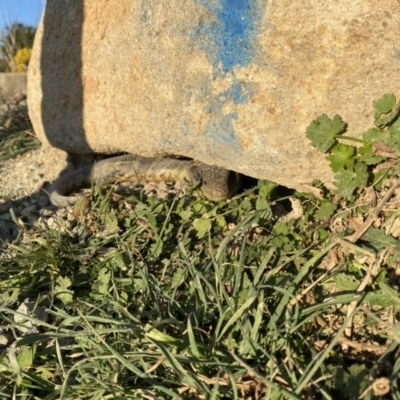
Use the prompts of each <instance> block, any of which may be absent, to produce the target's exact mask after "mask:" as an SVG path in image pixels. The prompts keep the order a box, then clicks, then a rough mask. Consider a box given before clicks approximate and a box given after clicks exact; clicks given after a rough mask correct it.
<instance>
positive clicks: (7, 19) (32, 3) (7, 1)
mask: <svg viewBox="0 0 400 400" xmlns="http://www.w3.org/2000/svg"><path fill="white" fill-rule="evenodd" d="M44 4H45V0H0V29H2V28H4V26H5V25H10V24H11V23H13V22H21V23H23V24H25V25H30V26H33V27H35V28H36V27H37V25H38V24H39V21H40V17H41V15H42V11H43V8H44Z"/></svg>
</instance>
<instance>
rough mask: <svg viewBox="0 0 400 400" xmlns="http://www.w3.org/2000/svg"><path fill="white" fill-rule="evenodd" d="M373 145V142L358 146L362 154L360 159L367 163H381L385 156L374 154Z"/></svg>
mask: <svg viewBox="0 0 400 400" xmlns="http://www.w3.org/2000/svg"><path fill="white" fill-rule="evenodd" d="M372 151H373V147H372V143H370V142H369V143H366V144H365V145H364V146H361V147H359V148H358V154H359V155H360V156H361V157H360V159H359V160H360V161H362V162H364V163H365V164H367V165H376V164H379V163H380V162H381V161H382V160H384V159H385V157H381V156H374V155H372Z"/></svg>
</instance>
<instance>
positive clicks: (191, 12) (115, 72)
mask: <svg viewBox="0 0 400 400" xmlns="http://www.w3.org/2000/svg"><path fill="white" fill-rule="evenodd" d="M399 24H400V5H399V2H398V1H395V0H387V1H386V2H385V3H384V4H382V6H379V7H377V5H376V1H372V0H354V1H351V2H350V1H348V0H326V1H323V2H315V1H312V0H302V1H299V0H281V1H279V2H273V1H268V2H267V1H264V0H234V1H227V0H215V1H213V2H208V1H204V0H188V1H184V2H182V1H181V0H157V1H140V2H137V1H131V0H86V1H84V2H83V1H73V2H71V1H62V2H60V1H57V0H47V4H46V9H45V12H44V15H43V18H42V21H41V23H40V26H39V29H38V32H37V36H36V40H35V45H34V50H33V54H32V58H31V62H30V66H29V73H28V105H29V110H30V117H31V120H32V123H33V125H34V128H35V131H36V132H37V134H38V135H39V137H40V138H41V140H42V141H43V142H45V143H48V144H50V145H52V146H55V147H58V148H60V149H63V150H65V151H67V152H70V153H81V154H82V153H93V152H95V153H106V154H112V153H119V152H129V153H137V154H142V155H145V156H154V155H157V156H165V155H177V156H178V155H179V156H186V157H190V158H194V159H198V160H200V161H203V162H205V163H209V164H217V165H220V166H223V167H226V168H228V169H232V170H235V171H238V172H242V173H244V174H246V175H250V176H253V177H256V178H263V179H269V180H272V181H275V182H278V183H280V184H283V185H286V186H289V187H295V188H301V187H302V185H303V184H308V183H310V182H311V181H312V180H313V179H320V180H322V181H324V182H329V181H331V180H332V173H331V171H330V169H329V166H328V165H327V162H326V160H325V156H324V155H323V154H320V153H319V152H318V151H316V150H314V149H313V148H312V147H311V146H310V143H309V141H308V140H307V138H306V136H305V131H306V128H307V126H308V125H309V124H310V122H311V121H312V120H313V119H314V118H315V117H316V116H318V115H319V114H322V113H326V114H328V115H330V116H333V115H334V114H340V115H341V116H342V117H343V119H344V120H345V121H346V122H347V123H348V126H349V131H348V134H351V135H355V136H357V135H360V134H361V133H362V132H363V131H364V130H366V129H367V128H368V127H370V126H371V124H372V114H373V112H372V104H373V101H374V100H376V99H378V98H379V97H381V96H382V94H384V93H387V92H394V93H397V94H400V80H399V78H398V76H399V72H400V62H399V60H400V56H399V54H400V53H399V50H398V48H399V46H398V38H397V34H396V32H397V28H398V26H399Z"/></svg>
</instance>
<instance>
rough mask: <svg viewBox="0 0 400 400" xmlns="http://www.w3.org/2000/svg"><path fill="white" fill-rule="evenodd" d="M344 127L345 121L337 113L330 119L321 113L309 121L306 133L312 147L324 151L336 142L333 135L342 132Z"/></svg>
mask: <svg viewBox="0 0 400 400" xmlns="http://www.w3.org/2000/svg"><path fill="white" fill-rule="evenodd" d="M344 128H345V123H344V122H343V121H342V118H341V117H340V116H339V115H335V116H334V117H333V119H331V118H329V117H328V116H327V115H326V114H322V115H320V116H318V117H317V119H315V120H314V121H313V122H311V124H310V125H309V126H308V128H307V131H306V135H307V137H308V139H310V140H311V143H312V145H313V146H314V147H316V148H317V149H318V150H320V151H322V152H324V153H325V152H327V151H328V150H329V149H330V148H331V147H332V146H333V145H334V144H335V143H336V137H335V136H336V135H339V134H340V133H341V132H343V130H344Z"/></svg>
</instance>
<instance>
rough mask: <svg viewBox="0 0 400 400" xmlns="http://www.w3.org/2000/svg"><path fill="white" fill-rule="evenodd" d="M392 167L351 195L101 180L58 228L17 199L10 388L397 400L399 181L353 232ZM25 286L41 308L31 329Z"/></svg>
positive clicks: (79, 393) (1, 356) (262, 186)
mask: <svg viewBox="0 0 400 400" xmlns="http://www.w3.org/2000/svg"><path fill="white" fill-rule="evenodd" d="M357 160H359V159H357ZM357 162H359V161H357ZM371 174H373V172H372V167H371ZM390 176H391V175H390V173H389V172H387V173H386V175H382V173H381V172H380V173H379V182H378V183H376V182H373V185H372V186H369V187H368V188H365V189H364V188H361V189H360V190H359V191H355V192H352V193H350V192H349V191H347V192H346V193H347V194H346V195H347V196H348V197H350V194H352V195H353V197H354V198H353V199H351V200H349V199H347V200H346V199H345V198H344V197H341V196H340V195H339V194H335V193H332V192H329V191H327V190H326V189H324V188H323V187H321V190H322V191H323V198H322V199H317V198H315V197H313V196H311V195H310V194H304V193H295V194H293V195H292V196H291V197H288V196H287V194H286V192H285V191H284V190H283V189H282V188H280V187H277V186H276V185H274V184H271V183H270V182H265V181H259V182H258V184H257V186H256V187H254V188H252V189H250V190H248V191H246V192H244V193H241V194H240V195H237V196H236V197H235V198H234V199H232V200H230V201H228V202H220V203H213V202H209V201H206V200H203V199H197V198H195V197H193V196H191V195H190V193H189V194H188V195H187V196H185V197H182V198H176V197H173V196H172V195H171V196H170V197H168V198H166V199H159V198H152V197H146V196H145V194H144V193H143V192H140V193H139V194H138V195H136V196H133V195H126V196H123V195H116V194H113V192H112V190H105V189H104V188H103V189H94V190H93V193H92V197H91V201H90V202H84V201H82V202H81V204H78V205H77V206H76V208H75V209H74V210H73V213H72V214H71V215H72V217H71V216H70V218H68V219H63V218H61V217H57V216H54V217H53V225H52V228H49V227H45V224H44V225H41V224H36V225H34V226H29V225H28V224H27V222H26V220H25V219H24V218H23V217H21V216H20V215H19V214H18V211H17V210H14V211H13V212H12V217H13V219H14V222H15V225H16V227H17V228H18V229H19V231H20V235H19V238H18V240H16V241H15V242H14V243H12V244H10V245H8V246H5V247H4V248H3V249H2V251H1V252H0V287H1V289H0V328H1V329H2V332H0V333H2V334H3V335H6V336H8V340H9V342H8V344H7V346H6V347H3V348H2V349H1V348H0V398H2V399H3V398H4V399H40V400H43V399H45V400H50V399H249V398H250V399H339V398H340V399H349V400H351V399H358V398H363V399H370V400H371V399H379V398H393V399H400V390H399V387H398V374H399V371H400V361H399V360H398V359H399V357H398V352H399V346H398V340H400V331H399V328H398V325H397V323H396V321H397V313H398V310H399V309H400V296H399V291H398V284H399V278H398V276H399V273H398V270H399V263H398V259H399V252H400V245H399V243H400V242H399V240H398V239H397V237H396V235H395V234H394V233H393V231H390V229H389V228H387V229H389V230H388V232H389V233H390V232H391V233H390V234H388V235H386V234H385V232H384V228H385V227H388V226H389V225H390V224H392V225H393V224H394V221H396V218H398V215H397V214H398V212H397V208H396V204H397V203H396V202H398V195H396V194H395V195H394V198H391V202H392V204H391V206H389V205H388V204H386V203H385V206H386V207H385V208H384V209H383V211H382V212H381V213H379V220H376V221H375V225H374V226H372V227H371V228H370V229H368V230H367V232H366V233H365V235H363V236H362V238H361V240H355V241H351V240H350V239H349V238H350V237H351V236H349V235H351V234H352V233H354V232H357V226H358V225H357V223H361V222H362V221H363V218H362V217H363V216H366V215H367V214H368V213H369V212H371V210H374V208H375V207H376V206H375V204H376V203H375V202H373V201H372V200H371V197H370V198H367V197H366V194H367V193H369V194H371V190H373V192H374V195H375V196H376V197H377V199H378V203H379V200H380V199H383V198H384V196H385V194H386V193H387V191H388V186H390V184H391V182H392V181H390V180H389V178H390ZM371 188H372V189H371ZM349 193H350V194H349ZM291 208H293V210H297V211H298V213H297V216H294V215H293V214H287V213H288V212H289V211H290V210H291ZM282 214H286V217H285V218H281V219H279V218H278V215H282ZM290 216H293V218H292V219H291V218H290ZM360 218H361V221H360ZM390 218H392V220H391V219H390ZM41 226H42V227H41ZM28 298H29V300H30V302H31V303H32V304H34V305H35V306H36V307H37V310H38V311H39V310H40V311H42V312H43V311H44V310H45V311H46V314H45V315H46V316H45V318H43V317H38V315H37V314H36V313H35V312H34V313H31V314H30V315H29V316H25V318H26V319H27V320H30V321H32V322H34V323H35V324H36V327H37V330H36V332H35V333H33V334H31V335H28V336H23V335H22V334H21V332H20V330H19V329H18V328H19V327H20V328H21V325H23V324H22V323H21V321H19V322H16V320H15V316H16V315H20V312H19V311H18V307H19V306H20V304H21V303H22V302H23V301H24V300H26V299H28ZM385 394H386V397H384V395H385ZM382 396H383V397H382ZM388 396H390V397H388Z"/></svg>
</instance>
